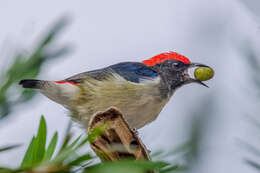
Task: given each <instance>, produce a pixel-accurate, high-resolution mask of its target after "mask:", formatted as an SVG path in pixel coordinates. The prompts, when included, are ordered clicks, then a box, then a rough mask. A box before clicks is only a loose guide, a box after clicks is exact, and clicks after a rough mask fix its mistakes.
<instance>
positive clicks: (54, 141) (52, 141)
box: [43, 132, 58, 161]
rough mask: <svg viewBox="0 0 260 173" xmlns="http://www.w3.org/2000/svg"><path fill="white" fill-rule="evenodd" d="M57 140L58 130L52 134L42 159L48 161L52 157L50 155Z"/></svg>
mask: <svg viewBox="0 0 260 173" xmlns="http://www.w3.org/2000/svg"><path fill="white" fill-rule="evenodd" d="M57 140H58V132H55V134H54V135H53V137H52V139H51V142H50V144H49V146H48V148H47V150H46V152H45V155H44V157H43V161H48V160H50V159H51V158H52V155H53V153H54V151H55V148H56V144H57Z"/></svg>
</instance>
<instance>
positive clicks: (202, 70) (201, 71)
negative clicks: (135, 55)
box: [194, 67, 214, 81]
mask: <svg viewBox="0 0 260 173" xmlns="http://www.w3.org/2000/svg"><path fill="white" fill-rule="evenodd" d="M194 76H195V79H197V80H200V81H206V80H209V79H211V78H212V77H213V76H214V70H213V69H212V68H210V67H199V68H196V69H195V70H194Z"/></svg>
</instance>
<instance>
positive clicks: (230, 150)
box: [0, 0, 260, 173]
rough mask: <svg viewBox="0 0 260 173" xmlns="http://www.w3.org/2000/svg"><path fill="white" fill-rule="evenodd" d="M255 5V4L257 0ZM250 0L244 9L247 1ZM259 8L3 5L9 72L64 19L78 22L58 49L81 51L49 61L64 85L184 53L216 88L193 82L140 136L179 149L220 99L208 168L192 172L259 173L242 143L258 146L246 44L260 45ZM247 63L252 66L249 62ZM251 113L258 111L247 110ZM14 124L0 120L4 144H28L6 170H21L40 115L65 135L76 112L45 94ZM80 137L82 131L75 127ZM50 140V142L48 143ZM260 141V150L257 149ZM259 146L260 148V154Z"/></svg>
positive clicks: (159, 0)
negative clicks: (208, 70) (16, 56)
mask: <svg viewBox="0 0 260 173" xmlns="http://www.w3.org/2000/svg"><path fill="white" fill-rule="evenodd" d="M248 1H250V0H248ZM241 2H244V3H241ZM259 2H260V1H259V0H255V1H253V0H251V1H250V2H249V3H248V2H246V0H244V1H238V0H229V1H228V0H211V1H209V0H196V1H191V0H181V1H177V0H143V1H139V0H131V1H120V0H110V1H100V0H95V1H89V0H84V1H83V0H77V1H61V0H56V1H51V0H45V1H33V0H24V1H14V0H2V1H0V21H1V25H0V51H2V52H0V55H1V57H0V59H1V64H0V65H1V66H3V65H4V63H6V62H7V61H8V62H10V60H7V58H6V57H10V56H7V55H10V54H12V53H13V50H15V49H20V48H23V49H28V50H30V48H32V47H33V46H34V44H35V42H36V41H37V38H39V36H40V35H41V34H42V33H43V32H44V31H46V30H47V28H48V27H49V26H50V24H52V23H53V22H54V21H55V20H57V19H58V18H59V17H61V16H64V15H66V16H69V17H70V19H71V23H70V25H69V26H68V27H67V28H66V29H65V31H64V32H63V33H61V35H60V37H59V39H58V42H57V45H60V44H63V43H68V44H71V45H73V52H72V53H71V54H69V55H68V56H66V57H65V58H60V59H56V60H54V61H51V62H49V63H48V64H46V65H45V66H44V68H43V70H42V73H41V75H40V76H39V78H40V79H48V80H58V79H63V78H66V77H69V76H71V75H73V74H76V73H79V72H84V71H88V70H93V69H96V68H101V67H105V66H108V65H111V64H114V63H117V62H122V61H142V60H143V59H145V58H149V57H151V56H154V55H156V54H159V53H162V52H165V51H177V52H179V53H181V54H183V55H185V56H187V57H188V58H189V59H190V60H191V61H193V62H200V63H204V64H207V65H209V66H212V67H213V68H214V70H215V73H216V76H215V78H214V79H213V80H211V81H208V82H207V84H208V85H209V86H210V88H209V89H206V88H204V87H201V86H199V85H195V84H192V85H188V86H185V87H183V88H181V89H180V90H178V91H177V92H176V93H175V95H174V96H173V98H172V99H171V101H170V102H169V103H168V104H167V105H166V107H165V108H164V110H163V111H162V112H161V114H160V116H159V118H158V119H157V120H156V121H155V122H153V123H151V124H149V125H148V126H146V127H144V128H142V129H141V130H140V131H139V133H140V136H141V138H142V139H143V141H144V143H145V144H146V145H147V147H148V148H149V149H150V150H152V151H156V150H158V149H166V150H167V149H172V148H174V147H175V146H177V145H178V144H181V143H183V142H185V141H186V140H187V136H188V133H189V130H190V129H189V128H190V125H191V123H190V120H191V118H193V117H192V116H193V115H196V112H197V111H198V110H199V109H203V106H204V104H203V103H204V102H203V101H205V99H207V97H209V96H210V95H214V96H215V97H216V101H215V102H214V103H215V105H214V107H215V109H214V113H212V115H209V116H210V118H209V119H210V121H209V122H208V124H207V125H206V129H208V131H210V133H207V132H205V138H204V139H205V141H206V142H204V141H203V143H202V145H201V148H200V149H201V150H202V155H201V156H200V159H201V161H202V162H201V163H203V164H201V165H198V166H196V168H194V171H193V172H198V173H208V172H211V173H225V172H237V173H240V172H241V173H245V172H250V173H251V172H252V173H254V172H256V171H255V170H254V169H252V168H251V167H249V166H248V165H246V164H244V163H243V161H242V159H243V157H244V156H245V155H246V154H247V153H246V152H244V150H243V149H242V148H241V147H239V146H238V145H237V143H236V139H238V138H239V139H245V140H248V141H250V140H251V141H253V142H255V143H256V144H257V142H256V141H254V137H255V134H254V133H253V132H254V131H252V130H248V129H249V127H250V126H251V125H250V124H248V122H246V121H245V118H244V117H243V116H244V115H245V114H253V113H254V112H256V111H257V110H259V106H258V105H257V103H254V102H253V100H252V99H248V95H247V94H248V93H247V92H245V91H248V90H249V91H250V90H251V89H250V88H248V86H247V82H248V81H249V80H248V75H249V70H248V69H247V67H246V66H245V61H244V60H245V57H244V55H242V54H241V51H240V48H239V47H240V46H241V45H243V44H244V41H249V42H250V43H251V45H252V47H254V48H256V49H257V48H258V49H259V45H260V26H259V21H260V20H259V16H260V13H259V11H260V3H259ZM243 58H244V59H243ZM248 110H250V111H248ZM13 114H14V115H13V116H11V117H10V118H9V119H8V121H2V122H0V146H2V145H6V144H16V143H22V144H25V145H23V146H22V147H20V148H19V149H16V150H14V151H10V152H8V153H4V154H3V155H1V157H0V165H10V166H15V165H17V164H19V162H20V161H21V159H22V155H21V153H23V152H24V150H25V148H26V147H27V145H28V143H27V142H28V141H29V139H31V137H32V135H33V134H35V133H36V129H37V126H38V123H39V119H40V116H41V115H42V114H43V115H45V118H46V120H47V124H48V133H49V134H52V133H53V132H54V131H56V130H58V131H59V133H60V137H61V136H62V134H63V133H64V130H65V128H66V126H67V124H68V122H69V118H68V117H67V115H68V113H67V111H66V110H65V109H64V108H63V107H62V106H60V105H58V104H56V103H54V102H52V101H50V100H49V99H47V98H46V97H44V96H42V95H40V94H39V95H37V96H36V97H35V98H34V99H33V100H31V101H30V102H28V103H26V104H25V105H21V106H18V107H17V108H16V109H15V111H14V112H13ZM73 131H75V134H76V135H80V134H81V133H82V131H81V130H80V129H79V128H78V125H76V124H75V125H74V127H73ZM48 137H49V138H50V136H48ZM258 144H259V143H258ZM259 148H260V147H259Z"/></svg>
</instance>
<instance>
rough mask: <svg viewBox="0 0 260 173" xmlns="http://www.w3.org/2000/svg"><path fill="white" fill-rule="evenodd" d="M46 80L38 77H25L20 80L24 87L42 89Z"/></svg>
mask: <svg viewBox="0 0 260 173" xmlns="http://www.w3.org/2000/svg"><path fill="white" fill-rule="evenodd" d="M44 83H45V81H43V80H36V79H24V80H21V81H20V82H19V85H22V86H23V88H33V89H41V88H42V86H43V84H44Z"/></svg>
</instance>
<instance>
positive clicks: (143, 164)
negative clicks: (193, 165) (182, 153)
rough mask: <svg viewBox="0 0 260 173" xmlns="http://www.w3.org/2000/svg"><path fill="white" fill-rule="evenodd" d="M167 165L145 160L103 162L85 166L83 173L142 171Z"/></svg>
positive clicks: (166, 164) (131, 172) (136, 172)
mask: <svg viewBox="0 0 260 173" xmlns="http://www.w3.org/2000/svg"><path fill="white" fill-rule="evenodd" d="M168 165H169V164H168V163H166V162H151V161H145V160H138V161H136V160H126V161H117V162H104V163H100V164H97V165H93V166H90V167H87V168H86V169H85V173H115V172H124V173H143V172H144V171H152V170H158V169H161V168H163V167H165V166H168Z"/></svg>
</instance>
